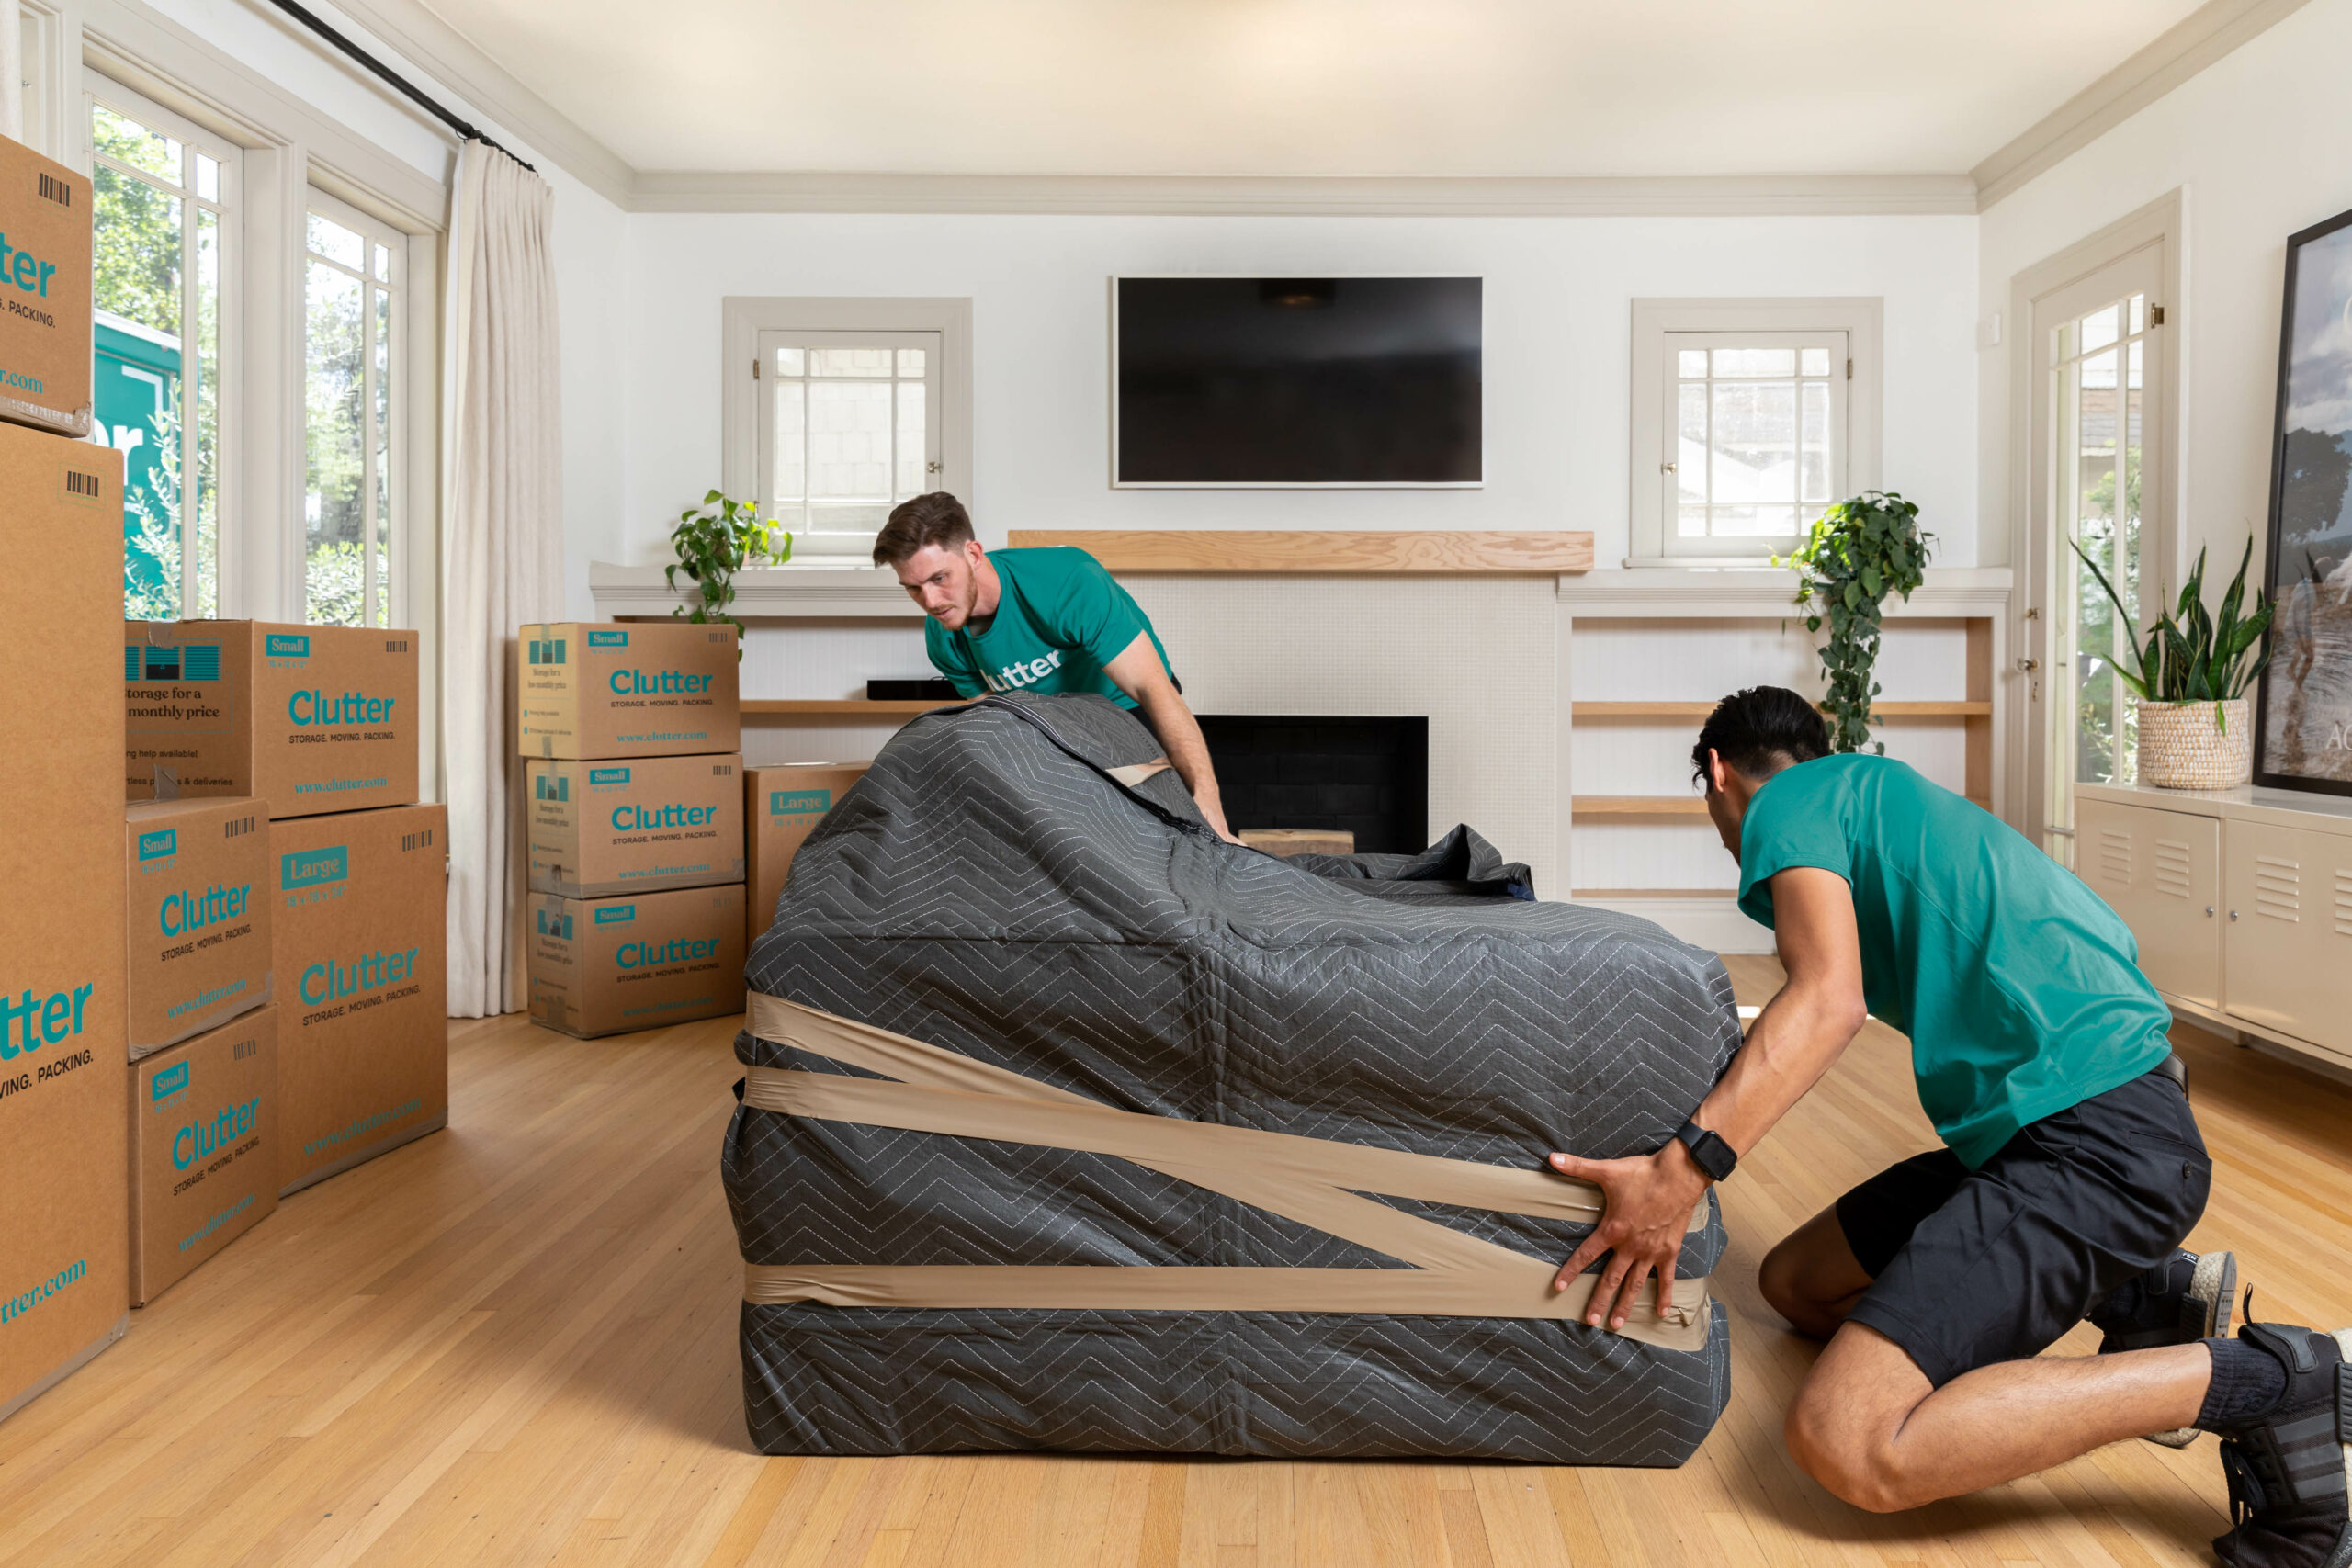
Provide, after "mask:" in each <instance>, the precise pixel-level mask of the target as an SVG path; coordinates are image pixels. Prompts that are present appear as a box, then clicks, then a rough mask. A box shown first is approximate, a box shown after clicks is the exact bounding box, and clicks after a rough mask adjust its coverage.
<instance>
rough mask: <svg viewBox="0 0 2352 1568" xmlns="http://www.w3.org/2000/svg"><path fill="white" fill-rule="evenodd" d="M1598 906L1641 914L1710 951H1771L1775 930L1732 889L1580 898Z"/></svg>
mask: <svg viewBox="0 0 2352 1568" xmlns="http://www.w3.org/2000/svg"><path fill="white" fill-rule="evenodd" d="M1572 902H1574V903H1578V904H1588V905H1590V906H1591V907H1592V908H1596V909H1613V910H1615V911H1616V912H1617V913H1619V914H1621V915H1638V916H1639V917H1641V918H1642V919H1645V920H1648V921H1650V922H1651V923H1652V924H1654V925H1660V926H1664V927H1665V928H1666V929H1667V931H1668V932H1669V933H1671V934H1672V935H1674V936H1676V937H1679V939H1681V940H1682V941H1684V942H1689V943H1690V944H1691V946H1693V947H1703V948H1705V949H1706V950H1707V951H1708V952H1710V953H1770V952H1772V951H1773V945H1772V933H1771V932H1770V931H1767V930H1765V929H1764V928H1763V927H1762V926H1759V925H1758V924H1757V923H1756V922H1755V921H1754V920H1751V919H1748V918H1747V916H1746V915H1743V914H1741V913H1740V912H1739V905H1738V904H1737V903H1736V902H1735V901H1734V899H1733V897H1732V896H1731V895H1730V894H1728V893H1726V894H1724V895H1723V896H1722V897H1709V898H1691V897H1674V896H1671V895H1660V896H1656V897H1616V898H1577V899H1574V900H1572Z"/></svg>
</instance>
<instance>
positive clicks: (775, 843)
mask: <svg viewBox="0 0 2352 1568" xmlns="http://www.w3.org/2000/svg"><path fill="white" fill-rule="evenodd" d="M870 766H872V764H871V763H867V762H796V763H793V764H791V765H790V766H787V767H776V768H746V769H745V770H743V826H744V828H745V829H746V859H747V860H748V861H749V864H748V865H747V866H746V867H745V868H744V874H743V879H744V882H745V884H746V888H745V891H746V892H748V893H749V894H750V898H749V900H748V901H747V902H746V903H745V905H744V908H743V915H744V919H745V928H744V935H745V938H746V939H747V940H748V941H751V942H757V941H759V939H760V936H761V933H763V931H766V930H767V929H768V926H769V925H770V924H771V923H772V922H773V921H774V920H775V901H776V898H777V897H778V896H779V895H780V894H782V893H783V892H784V879H785V875H786V873H787V872H789V871H790V870H791V869H792V852H794V851H795V850H797V849H798V848H799V847H800V840H803V839H806V838H807V837H808V836H809V833H810V832H811V831H812V830H814V829H815V828H816V826H817V824H818V823H820V822H822V821H823V820H824V819H825V813H827V812H829V811H831V809H832V808H833V806H834V803H835V802H837V801H839V800H840V799H841V797H842V795H847V794H848V793H849V791H850V786H851V785H852V784H855V783H857V781H858V780H860V779H862V778H864V777H865V770H866V769H867V768H868V767H870Z"/></svg>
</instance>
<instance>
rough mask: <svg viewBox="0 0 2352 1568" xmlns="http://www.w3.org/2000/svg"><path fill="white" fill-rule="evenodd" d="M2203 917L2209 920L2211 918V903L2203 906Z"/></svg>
mask: <svg viewBox="0 0 2352 1568" xmlns="http://www.w3.org/2000/svg"><path fill="white" fill-rule="evenodd" d="M2205 918H2206V919H2209V920H2210V919H2212V918H2213V906H2212V905H2211V904H2208V905H2206V906H2205ZM2233 919H2234V917H2233Z"/></svg>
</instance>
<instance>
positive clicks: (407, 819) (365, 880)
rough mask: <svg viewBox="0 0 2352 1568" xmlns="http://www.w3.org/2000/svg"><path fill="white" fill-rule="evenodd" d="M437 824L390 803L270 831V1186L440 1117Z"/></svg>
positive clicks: (323, 1173)
mask: <svg viewBox="0 0 2352 1568" xmlns="http://www.w3.org/2000/svg"><path fill="white" fill-rule="evenodd" d="M448 838H449V835H448V831H447V812H446V811H445V809H444V808H443V807H438V806H404V807H393V808H391V809H390V810H386V811H345V812H339V813H337V814H336V815H334V816H332V817H303V818H296V819H294V820H293V821H290V822H279V823H277V824H275V825H273V826H272V828H271V829H270V850H271V853H272V855H273V857H274V858H275V859H276V860H277V868H276V872H275V874H274V875H273V877H272V878H271V887H272V892H273V893H274V894H275V896H276V897H277V908H275V909H273V910H272V911H271V912H270V913H271V917H272V919H273V920H274V922H275V924H276V932H275V938H274V943H273V945H274V946H275V948H276V950H277V998H278V1029H277V1081H278V1087H279V1090H280V1096H281V1098H280V1100H279V1103H278V1111H277V1127H278V1147H279V1151H280V1152H279V1158H278V1162H277V1169H278V1190H280V1191H281V1192H291V1191H293V1190H295V1189H296V1188H299V1187H307V1186H309V1185H310V1184H311V1182H313V1181H319V1180H322V1179H325V1178H327V1177H330V1176H333V1175H334V1173H335V1172H337V1171H339V1170H345V1169H347V1168H350V1167H352V1166H355V1165H357V1164H359V1163H361V1162H362V1161H364V1160H369V1159H373V1158H375V1157H376V1156H378V1155H380V1154H383V1153H384V1152H386V1151H387V1150H389V1149H391V1148H394V1147H396V1146H398V1145H401V1144H404V1143H407V1142H408V1141H409V1140H410V1139H412V1138H420V1137H423V1136H424V1134H427V1133H430V1132H433V1131H434V1130H435V1129H436V1128H439V1127H443V1126H446V1125H447V1124H448V1121H449V1020H448V1011H449V986H448V948H447V934H446V923H445V922H446V915H445V911H446V909H447V903H448V878H447V871H446V867H447V853H448V851H447V843H448Z"/></svg>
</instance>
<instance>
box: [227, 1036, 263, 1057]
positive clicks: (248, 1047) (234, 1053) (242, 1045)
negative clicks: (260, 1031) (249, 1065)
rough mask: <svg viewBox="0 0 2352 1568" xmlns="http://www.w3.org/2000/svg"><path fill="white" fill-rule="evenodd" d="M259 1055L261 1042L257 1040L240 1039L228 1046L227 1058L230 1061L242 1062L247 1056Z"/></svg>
mask: <svg viewBox="0 0 2352 1568" xmlns="http://www.w3.org/2000/svg"><path fill="white" fill-rule="evenodd" d="M258 1055H261V1042H260V1041H258V1040H240V1041H238V1042H237V1043H235V1044H234V1045H232V1046H231V1047H230V1048H229V1059H230V1060H231V1061H232V1062H242V1061H243V1060H244V1059H245V1058H246V1057H248V1056H258Z"/></svg>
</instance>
